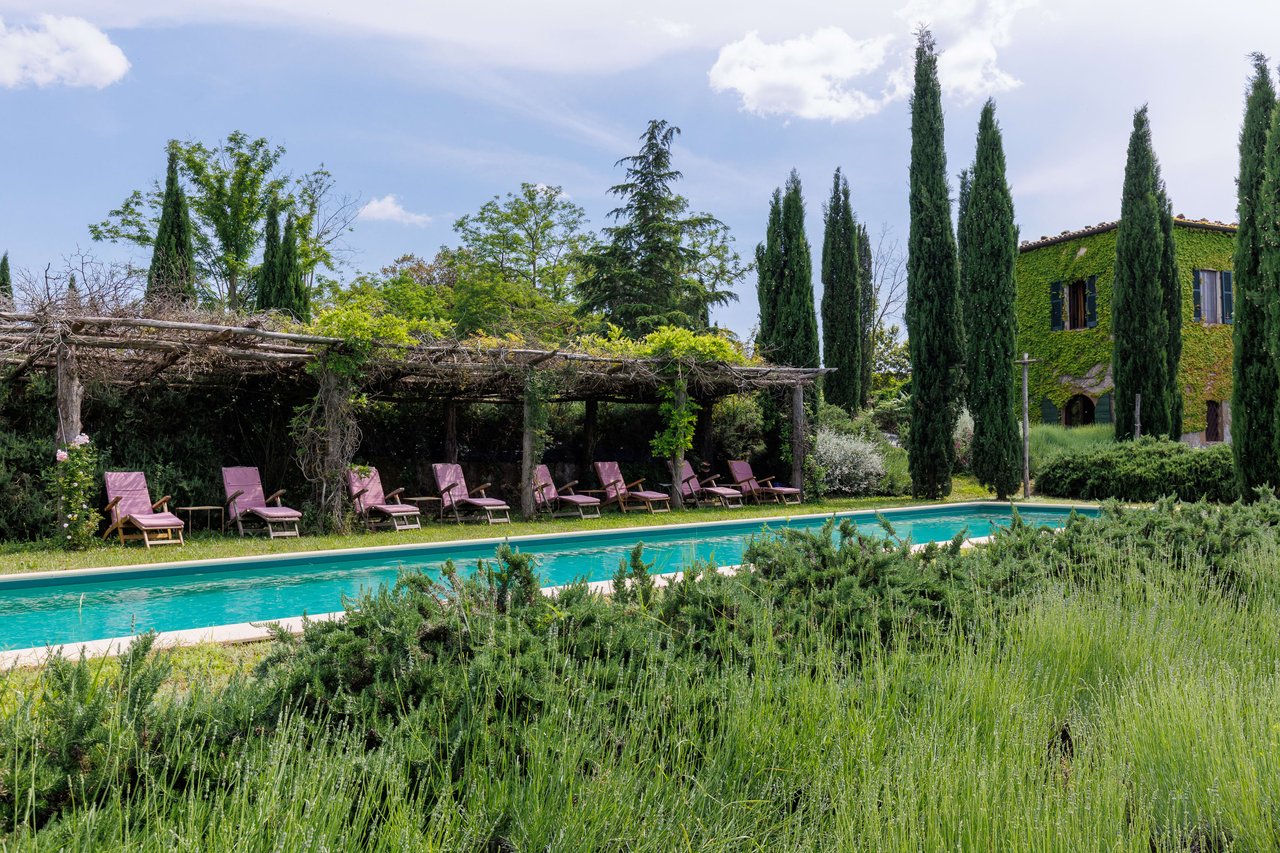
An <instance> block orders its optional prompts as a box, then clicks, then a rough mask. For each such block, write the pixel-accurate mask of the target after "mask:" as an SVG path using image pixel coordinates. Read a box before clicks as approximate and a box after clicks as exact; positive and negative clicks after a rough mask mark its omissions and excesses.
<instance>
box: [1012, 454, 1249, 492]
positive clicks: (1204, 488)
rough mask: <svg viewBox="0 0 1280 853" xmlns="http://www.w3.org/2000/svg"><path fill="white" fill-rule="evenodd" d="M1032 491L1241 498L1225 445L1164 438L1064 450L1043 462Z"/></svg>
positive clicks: (1229, 455)
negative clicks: (1196, 445) (1200, 444)
mask: <svg viewBox="0 0 1280 853" xmlns="http://www.w3.org/2000/svg"><path fill="white" fill-rule="evenodd" d="M1036 491H1037V492H1039V493H1040V494H1042V495H1052V496H1053V497H1059V498H1079V499H1083V500H1105V499H1107V498H1115V499H1117V500H1123V501H1155V500H1158V499H1160V498H1162V497H1165V496H1167V495H1173V496H1174V497H1177V498H1179V499H1180V500H1184V501H1198V500H1206V501H1214V502H1220V503H1226V502H1230V501H1233V500H1235V499H1236V498H1238V497H1239V492H1238V491H1237V489H1236V485H1235V478H1234V474H1233V472H1232V466H1231V447H1230V446H1229V445H1217V446H1216V447H1211V448H1208V449H1196V448H1193V447H1189V446H1188V445H1185V444H1182V443H1181V442H1177V441H1170V440H1169V439H1163V438H1162V439H1156V438H1143V439H1140V440H1138V441H1124V442H1118V443H1114V444H1110V445H1100V446H1097V447H1091V448H1086V449H1084V450H1076V451H1071V452H1066V453H1063V454H1061V455H1059V456H1057V457H1055V458H1053V459H1051V460H1050V461H1049V462H1048V463H1047V464H1045V465H1044V468H1043V469H1042V470H1041V471H1040V474H1039V476H1038V477H1036Z"/></svg>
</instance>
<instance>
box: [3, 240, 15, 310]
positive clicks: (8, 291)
mask: <svg viewBox="0 0 1280 853" xmlns="http://www.w3.org/2000/svg"><path fill="white" fill-rule="evenodd" d="M0 299H6V300H8V301H9V302H12V301H13V278H12V277H11V276H10V274H9V253H8V252H5V253H4V256H3V257H0Z"/></svg>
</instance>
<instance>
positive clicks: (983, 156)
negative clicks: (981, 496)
mask: <svg viewBox="0 0 1280 853" xmlns="http://www.w3.org/2000/svg"><path fill="white" fill-rule="evenodd" d="M960 185H961V193H960V198H961V204H960V209H961V214H960V234H959V245H960V290H961V292H962V293H963V294H964V306H965V317H964V320H965V331H966V332H967V343H968V347H967V350H968V355H967V357H966V360H965V367H966V370H967V373H968V379H969V385H968V391H967V394H968V400H969V411H970V412H971V413H972V414H973V449H972V460H973V461H972V463H971V468H972V470H973V474H974V476H975V477H977V478H978V482H980V483H982V484H983V485H984V486H986V487H988V488H990V489H992V490H993V491H995V493H996V497H998V498H999V499H1000V500H1004V499H1005V498H1007V497H1008V496H1009V495H1011V494H1013V493H1014V492H1015V491H1016V490H1017V488H1018V481H1019V480H1020V478H1021V473H1022V471H1021V468H1022V466H1021V465H1020V464H1019V463H1020V461H1021V459H1020V450H1021V446H1020V442H1019V436H1018V423H1017V420H1016V416H1015V414H1014V406H1015V401H1014V388H1015V387H1016V384H1015V378H1014V364H1013V360H1014V358H1016V357H1017V356H1016V354H1015V352H1014V348H1015V339H1016V337H1017V321H1016V319H1015V314H1014V297H1015V296H1016V290H1015V288H1014V278H1013V268H1014V260H1015V258H1016V257H1017V251H1018V231H1017V228H1016V226H1015V225H1014V219H1013V196H1012V195H1011V194H1010V193H1009V183H1008V181H1007V180H1006V178H1005V159H1004V143H1003V141H1002V140H1001V135H1000V125H999V124H997V123H996V117H995V103H994V102H993V101H987V103H986V106H984V107H983V108H982V118H981V119H980V120H979V122H978V152H977V155H976V156H975V158H974V161H973V171H972V172H965V173H962V175H961V179H960Z"/></svg>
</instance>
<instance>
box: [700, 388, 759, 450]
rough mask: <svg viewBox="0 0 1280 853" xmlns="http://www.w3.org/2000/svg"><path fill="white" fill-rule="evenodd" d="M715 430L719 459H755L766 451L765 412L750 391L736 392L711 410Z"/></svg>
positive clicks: (713, 433) (712, 429)
mask: <svg viewBox="0 0 1280 853" xmlns="http://www.w3.org/2000/svg"><path fill="white" fill-rule="evenodd" d="M711 431H712V435H713V440H714V442H715V451H716V457H717V458H719V459H751V458H752V457H755V456H759V455H760V454H761V453H764V415H763V413H762V412H761V410H760V403H759V401H757V400H756V398H755V397H752V396H750V395H747V394H732V395H730V396H728V397H725V398H724V399H722V400H720V401H719V402H717V403H716V405H715V408H713V409H712V410H711Z"/></svg>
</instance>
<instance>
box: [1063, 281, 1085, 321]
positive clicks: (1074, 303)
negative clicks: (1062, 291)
mask: <svg viewBox="0 0 1280 853" xmlns="http://www.w3.org/2000/svg"><path fill="white" fill-rule="evenodd" d="M1085 293H1086V290H1085V283H1084V282H1083V281H1073V282H1071V283H1070V284H1069V285H1067V328H1068V329H1083V328H1086V327H1087V325H1088V322H1089V321H1088V319H1087V318H1088V316H1089V314H1088V311H1087V310H1086V308H1085Z"/></svg>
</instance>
